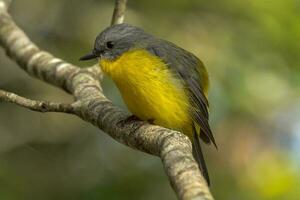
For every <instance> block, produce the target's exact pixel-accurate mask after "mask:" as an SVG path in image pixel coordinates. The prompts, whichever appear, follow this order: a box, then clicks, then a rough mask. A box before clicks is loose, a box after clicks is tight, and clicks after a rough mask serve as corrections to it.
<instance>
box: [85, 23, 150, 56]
mask: <svg viewBox="0 0 300 200" xmlns="http://www.w3.org/2000/svg"><path fill="white" fill-rule="evenodd" d="M153 40H154V37H153V36H151V35H149V34H147V33H146V32H145V31H144V30H143V29H141V28H138V27H136V26H132V25H129V24H117V25H113V26H110V27H108V28H106V29H105V30H104V31H102V32H101V33H100V34H99V35H98V36H97V38H96V40H95V44H94V49H93V51H92V52H91V53H89V54H87V55H85V56H83V57H81V58H80V60H90V59H94V58H100V59H102V58H103V59H109V60H114V59H116V58H118V57H119V56H120V55H122V54H123V53H125V52H127V51H128V50H130V49H134V48H146V47H147V45H148V44H150V43H151V41H153Z"/></svg>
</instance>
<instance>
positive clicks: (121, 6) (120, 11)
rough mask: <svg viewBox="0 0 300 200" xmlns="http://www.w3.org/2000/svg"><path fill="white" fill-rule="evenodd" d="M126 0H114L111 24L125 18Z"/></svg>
mask: <svg viewBox="0 0 300 200" xmlns="http://www.w3.org/2000/svg"><path fill="white" fill-rule="evenodd" d="M126 4H127V0H116V2H115V8H114V13H113V16H112V19H111V25H115V24H122V23H123V21H124V18H125V10H126Z"/></svg>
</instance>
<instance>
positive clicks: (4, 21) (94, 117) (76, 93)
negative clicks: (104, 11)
mask: <svg viewBox="0 0 300 200" xmlns="http://www.w3.org/2000/svg"><path fill="white" fill-rule="evenodd" d="M9 3H10V1H9V0H0V45H1V46H2V47H3V48H4V49H5V51H6V53H7V55H8V56H9V57H10V58H11V59H13V60H14V61H16V62H17V63H18V65H19V66H20V67H21V68H22V69H23V70H24V71H25V72H26V73H28V74H29V75H31V76H33V77H35V78H38V79H40V80H42V81H45V82H47V83H49V84H52V85H55V86H57V87H58V88H61V89H63V90H65V91H66V92H68V93H70V94H71V95H73V97H74V99H75V100H74V102H73V103H70V104H65V103H53V102H42V101H35V100H29V99H26V98H24V97H20V96H18V95H16V94H13V93H10V92H7V91H4V90H0V101H6V102H11V103H15V104H17V105H20V106H23V107H26V108H29V109H32V110H35V111H40V112H65V113H70V114H74V115H77V116H78V117H80V118H82V119H83V120H85V121H87V122H89V123H91V124H93V125H95V126H97V127H99V128H100V129H102V130H103V131H104V132H106V133H107V134H109V135H110V136H111V137H112V138H114V139H115V140H117V141H119V142H120V143H122V144H125V145H127V146H129V147H131V148H134V149H137V150H140V151H143V152H147V153H149V154H152V155H156V156H159V157H160V158H161V161H162V163H163V166H164V169H165V172H166V174H167V175H168V178H169V180H170V182H171V185H172V187H173V189H174V191H175V192H176V194H177V196H178V198H179V199H183V200H190V199H199V200H211V199H213V197H212V195H211V194H210V191H209V189H208V187H207V184H206V182H205V180H204V178H203V177H202V175H201V173H200V171H199V169H198V166H197V163H196V162H195V160H194V158H193V155H192V150H191V143H190V141H189V139H188V138H187V137H186V136H185V135H183V134H181V133H179V132H176V131H172V130H169V129H165V128H162V127H159V126H154V125H150V124H148V123H147V122H143V121H128V120H126V119H127V117H128V114H126V113H125V112H124V111H122V110H120V109H119V108H117V107H115V106H114V105H113V104H112V103H111V101H109V100H108V99H107V98H106V97H105V96H104V94H103V92H102V88H101V85H100V78H101V77H102V73H101V70H100V68H99V67H97V66H94V67H90V68H86V69H80V68H79V67H77V66H74V65H72V64H70V63H67V62H65V61H63V60H61V59H59V58H56V57H54V56H53V55H51V54H50V53H48V52H46V51H43V50H40V49H39V48H38V47H37V46H36V45H35V44H34V43H33V42H32V41H31V40H30V39H29V38H28V37H27V36H26V34H25V33H24V32H23V31H22V30H21V29H20V28H19V27H18V26H17V25H16V24H15V23H14V21H13V19H12V18H11V16H10V15H9V14H8V12H7V8H8V6H9ZM125 7H126V0H117V1H116V8H115V11H114V15H113V19H112V23H113V24H115V23H122V22H123V19H124V13H125Z"/></svg>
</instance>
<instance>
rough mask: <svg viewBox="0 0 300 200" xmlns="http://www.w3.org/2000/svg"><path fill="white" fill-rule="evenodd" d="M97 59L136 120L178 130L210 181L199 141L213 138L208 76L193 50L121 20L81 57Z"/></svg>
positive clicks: (108, 29)
mask: <svg viewBox="0 0 300 200" xmlns="http://www.w3.org/2000/svg"><path fill="white" fill-rule="evenodd" d="M91 59H98V63H99V65H100V67H101V69H102V71H103V72H104V74H106V75H107V76H109V77H110V78H111V79H112V80H113V82H114V83H115V84H116V86H117V88H118V89H119V91H120V93H121V96H122V98H123V100H124V102H125V104H126V105H127V107H128V110H129V111H130V112H131V113H132V114H133V116H135V117H137V118H138V119H140V120H145V121H149V122H151V123H153V124H155V125H159V126H162V127H165V128H168V129H172V130H176V131H180V132H182V133H183V134H185V135H186V136H188V138H189V139H190V140H191V143H192V150H193V156H194V158H195V160H196V161H197V163H198V166H199V169H200V171H201V173H202V175H203V177H204V178H205V180H206V182H207V184H208V185H210V179H209V174H208V170H207V166H206V163H205V159H204V156H203V151H202V147H201V146H202V144H201V141H203V143H205V144H211V143H212V144H213V145H214V146H215V147H216V148H217V144H216V141H215V139H214V136H213V134H212V131H211V128H210V125H209V111H208V107H209V103H208V99H207V95H208V88H209V76H208V72H207V70H206V68H205V66H204V64H203V62H202V61H201V60H200V59H199V58H197V57H196V56H195V55H194V54H193V53H191V52H189V51H187V50H185V49H183V48H181V47H179V46H177V45H175V44H174V43H172V42H169V41H167V40H164V39H160V38H158V37H155V36H153V35H151V34H149V33H147V32H146V31H144V30H143V29H142V28H139V27H137V26H133V25H130V24H126V23H122V24H116V25H112V26H110V27H107V28H106V29H104V30H103V31H102V32H101V33H100V34H99V35H98V36H97V37H96V40H95V43H94V48H93V49H92V51H91V52H90V53H88V54H86V55H85V56H82V57H81V58H80V60H81V61H84V60H91Z"/></svg>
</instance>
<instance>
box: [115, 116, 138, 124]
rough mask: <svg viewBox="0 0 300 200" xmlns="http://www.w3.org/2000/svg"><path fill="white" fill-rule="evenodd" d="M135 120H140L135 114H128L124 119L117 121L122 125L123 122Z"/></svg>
mask: <svg viewBox="0 0 300 200" xmlns="http://www.w3.org/2000/svg"><path fill="white" fill-rule="evenodd" d="M137 120H140V119H139V118H138V117H137V116H135V115H130V116H128V117H127V118H126V119H123V120H121V121H119V122H118V124H121V125H124V124H127V123H129V122H132V121H137Z"/></svg>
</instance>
